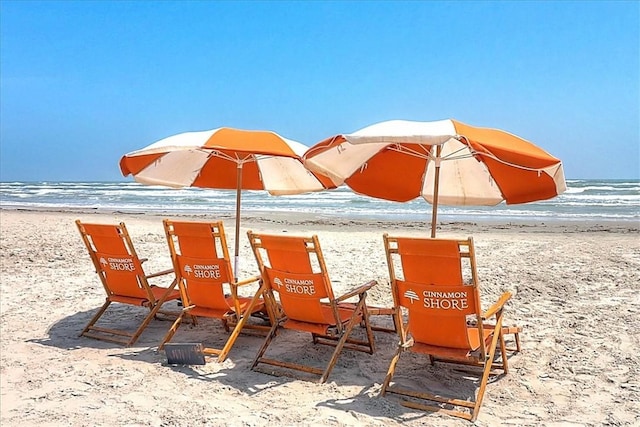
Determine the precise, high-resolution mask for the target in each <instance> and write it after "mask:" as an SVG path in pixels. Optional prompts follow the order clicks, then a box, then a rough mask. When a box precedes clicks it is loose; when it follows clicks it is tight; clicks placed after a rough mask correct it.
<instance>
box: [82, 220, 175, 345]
mask: <svg viewBox="0 0 640 427" xmlns="http://www.w3.org/2000/svg"><path fill="white" fill-rule="evenodd" d="M76 225H77V227H78V230H79V231H80V236H81V237H82V241H83V242H84V245H85V247H86V248H87V251H88V252H89V256H90V257H91V260H92V261H93V264H94V267H95V269H96V273H98V276H99V277H100V281H101V282H102V286H103V287H104V290H105V292H106V294H107V297H106V301H105V303H104V304H103V305H102V307H101V308H100V309H99V310H98V312H97V313H96V314H95V316H94V317H93V318H92V319H91V320H90V321H89V323H88V324H87V326H86V327H85V328H84V329H83V330H82V332H81V333H80V335H81V336H86V337H90V338H95V339H99V340H103V341H109V342H115V343H118V344H124V345H133V344H134V343H135V342H136V341H137V340H138V338H139V337H140V334H142V332H143V331H144V329H145V328H146V327H147V325H148V324H149V322H151V320H152V319H153V318H154V317H156V315H157V314H158V313H163V314H176V313H168V312H163V311H161V307H162V305H163V304H164V303H165V302H167V301H172V300H176V299H179V298H180V293H179V292H178V291H177V290H175V286H176V281H175V280H173V281H172V282H171V284H170V285H169V286H168V287H162V286H157V285H150V284H149V279H152V278H156V277H162V276H165V275H169V274H172V273H173V270H165V271H161V272H158V273H154V274H146V273H145V272H144V270H143V268H142V261H143V260H141V259H140V258H138V255H137V253H136V251H135V248H134V246H133V242H132V241H131V237H130V236H129V232H128V231H127V228H126V226H125V224H124V223H120V224H117V225H116V224H87V223H83V222H81V221H80V220H77V221H76ZM114 302H117V303H122V304H128V305H133V306H140V307H146V308H148V309H149V313H148V314H147V316H145V318H144V320H143V321H142V323H141V324H140V325H139V326H138V328H137V329H136V330H135V331H134V332H129V331H124V330H119V329H111V328H105V327H103V326H98V325H97V323H98V321H99V319H100V317H102V315H103V314H104V313H105V311H106V310H107V308H109V306H110V305H111V303H114ZM122 337H125V338H122Z"/></svg>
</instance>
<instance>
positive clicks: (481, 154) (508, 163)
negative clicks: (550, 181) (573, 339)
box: [461, 135, 545, 176]
mask: <svg viewBox="0 0 640 427" xmlns="http://www.w3.org/2000/svg"><path fill="white" fill-rule="evenodd" d="M461 137H462V138H464V139H465V140H466V141H467V144H469V139H467V137H466V136H464V135H461ZM468 147H469V151H470V152H471V155H472V156H485V157H489V158H491V159H493V160H495V161H496V162H499V163H502V164H503V165H506V166H510V167H513V168H516V169H522V170H526V171H531V172H538V176H539V175H540V174H541V173H542V172H544V170H545V168H531V167H528V166H522V165H518V164H516V163H511V162H507V161H506V160H502V159H501V158H499V157H498V156H496V155H495V154H493V153H481V152H479V151H476V150H474V149H473V148H471V146H470V145H468Z"/></svg>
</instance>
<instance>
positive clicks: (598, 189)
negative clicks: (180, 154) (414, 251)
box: [0, 179, 640, 222]
mask: <svg viewBox="0 0 640 427" xmlns="http://www.w3.org/2000/svg"><path fill="white" fill-rule="evenodd" d="M235 203H236V192H235V191H234V190H212V189H200V188H184V189H173V188H168V187H162V186H146V185H141V184H138V183H135V182H1V183H0V207H2V208H8V209H20V208H22V209H51V210H69V209H79V210H86V209H92V210H93V209H95V210H107V211H119V212H127V213H167V214H171V213H184V214H211V213H212V212H215V213H219V214H223V213H226V214H233V213H234V212H235ZM241 206H242V213H243V214H255V215H261V216H268V214H269V213H270V212H289V213H296V212H300V213H305V214H312V215H316V216H318V217H321V218H336V217H339V218H342V219H373V220H394V221H423V220H429V218H430V217H431V208H432V207H431V205H430V204H429V203H427V202H426V201H425V200H424V199H422V198H417V199H415V200H412V201H410V202H406V203H398V202H389V201H385V200H379V199H374V198H371V197H367V196H362V195H358V194H355V193H353V192H352V191H351V190H350V189H349V188H347V187H340V188H337V189H334V190H329V191H323V192H319V193H308V194H301V195H293V196H271V195H269V194H268V193H266V192H263V191H243V192H242V203H241ZM438 219H439V220H440V221H483V220H485V221H486V220H498V221H514V220H516V221H517V220H523V221H528V220H534V221H572V220H579V221H614V220H615V221H636V222H637V221H640V181H638V180H633V179H626V180H581V179H574V180H567V191H565V192H564V193H563V194H561V195H560V196H557V197H555V198H553V199H550V200H545V201H541V202H534V203H526V204H522V205H506V204H504V203H501V204H499V205H497V206H491V207H474V206H459V207H452V206H440V207H439V209H438Z"/></svg>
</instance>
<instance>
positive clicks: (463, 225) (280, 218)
mask: <svg viewBox="0 0 640 427" xmlns="http://www.w3.org/2000/svg"><path fill="white" fill-rule="evenodd" d="M4 211H7V212H24V213H26V214H41V213H51V214H64V215H67V214H69V213H75V214H78V215H91V214H97V215H100V216H104V215H113V216H117V217H123V218H126V217H138V218H139V217H140V216H146V217H152V218H154V217H155V218H158V220H159V221H160V220H162V219H163V218H171V217H180V218H193V219H194V220H203V219H207V220H214V219H215V220H224V221H225V222H230V223H231V224H233V223H234V221H235V215H234V214H233V213H228V212H224V213H219V214H217V215H213V214H211V215H210V214H207V213H189V212H174V211H167V212H133V211H120V210H114V209H108V208H74V207H65V208H47V207H5V206H0V222H1V216H2V212H4ZM427 216H428V213H427V212H425V217H427ZM256 224H257V225H260V224H263V225H264V224H266V225H274V224H275V225H277V224H282V225H286V226H292V227H294V228H303V229H304V228H308V227H313V228H319V229H328V228H334V227H350V228H352V229H353V230H354V231H359V230H360V229H362V230H365V229H366V230H371V229H376V228H377V229H380V230H381V231H382V230H386V229H389V228H393V229H403V230H425V231H428V230H430V229H431V228H430V222H429V221H428V220H427V219H425V221H424V222H422V221H394V220H392V219H378V218H375V219H374V218H370V219H369V218H352V217H341V216H340V215H338V214H336V215H327V214H313V213H299V212H283V211H279V212H273V211H269V212H256V211H251V212H241V227H243V228H246V227H250V226H254V225H256ZM501 230H504V231H514V230H518V231H523V232H531V233H584V232H610V233H640V221H634V220H612V219H604V220H601V221H597V220H566V219H550V218H545V219H544V220H532V219H519V220H509V221H501V220H500V218H497V219H495V220H494V219H487V218H481V219H478V220H475V221H449V220H446V219H444V220H441V221H438V231H441V232H449V231H451V232H462V231H464V232H479V231H492V232H500V231H501Z"/></svg>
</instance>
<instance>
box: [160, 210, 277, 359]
mask: <svg viewBox="0 0 640 427" xmlns="http://www.w3.org/2000/svg"><path fill="white" fill-rule="evenodd" d="M163 225H164V229H165V234H166V237H167V243H168V245H169V251H170V252H171V260H172V262H173V266H174V270H175V272H176V280H177V281H178V287H179V289H180V295H181V299H182V304H183V307H184V308H183V310H182V312H181V313H180V315H179V316H178V318H177V319H176V321H175V322H174V323H173V325H172V326H171V328H170V329H169V332H167V335H166V336H165V337H164V339H163V340H162V343H161V344H160V346H159V347H158V350H163V349H164V346H165V344H166V343H167V342H169V341H171V339H172V338H173V336H174V335H175V333H176V332H177V330H178V328H179V327H180V325H181V324H182V322H183V320H185V317H186V318H188V319H190V320H191V323H192V324H194V325H196V324H197V318H198V317H199V316H202V317H209V318H214V319H219V320H220V321H221V322H222V325H223V327H224V329H225V331H226V332H227V333H228V332H231V334H230V336H229V338H228V339H227V341H226V343H225V345H224V346H223V347H222V348H213V347H206V346H205V347H203V353H204V354H205V355H207V356H214V357H216V360H217V361H218V362H219V363H222V362H224V361H225V360H226V358H227V356H228V354H229V351H231V348H232V347H233V345H234V343H235V341H236V339H237V338H238V336H239V335H240V333H241V332H247V331H245V330H244V329H245V328H246V329H247V330H249V331H253V332H254V333H257V334H261V335H262V336H264V335H265V334H266V333H267V331H269V330H270V329H271V327H270V326H266V325H257V324H252V323H250V322H249V318H250V317H251V316H252V315H258V314H259V313H263V314H264V316H261V317H263V318H266V319H268V320H269V321H270V322H272V321H273V319H275V315H273V314H271V311H270V310H269V307H267V306H265V303H264V300H263V298H262V297H263V295H264V291H265V289H266V286H265V285H263V284H261V283H260V276H253V277H249V278H247V279H243V280H239V281H236V279H235V276H234V274H233V270H232V268H231V261H230V257H229V251H228V247H227V239H226V234H225V231H224V224H223V222H222V221H217V222H208V223H205V222H186V221H172V220H169V219H165V220H164V221H163ZM196 263H197V264H198V265H201V266H205V267H215V269H216V270H215V272H216V273H215V274H216V275H218V276H219V277H217V278H216V277H209V276H211V273H210V272H209V273H207V271H206V270H200V274H205V273H206V275H207V276H208V278H207V279H206V280H204V281H202V280H201V279H198V280H199V282H198V283H196V281H195V280H196V279H194V278H193V277H191V275H192V274H197V271H196V266H195V264H196ZM256 284H257V286H256V292H255V293H253V295H252V296H251V297H243V296H241V295H240V294H239V292H238V291H239V289H240V288H242V287H245V286H249V285H256ZM196 296H198V300H196V298H195V297H196ZM203 296H204V297H203ZM231 327H232V328H233V329H232V330H231Z"/></svg>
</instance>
